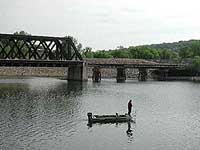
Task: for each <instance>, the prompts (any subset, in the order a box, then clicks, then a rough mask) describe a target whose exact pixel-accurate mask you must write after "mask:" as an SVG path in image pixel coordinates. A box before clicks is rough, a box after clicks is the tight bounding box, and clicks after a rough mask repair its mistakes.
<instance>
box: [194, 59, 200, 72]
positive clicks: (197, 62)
mask: <svg viewBox="0 0 200 150" xmlns="http://www.w3.org/2000/svg"><path fill="white" fill-rule="evenodd" d="M192 68H193V69H194V70H195V71H198V72H199V71H200V56H195V57H194V58H193V60H192Z"/></svg>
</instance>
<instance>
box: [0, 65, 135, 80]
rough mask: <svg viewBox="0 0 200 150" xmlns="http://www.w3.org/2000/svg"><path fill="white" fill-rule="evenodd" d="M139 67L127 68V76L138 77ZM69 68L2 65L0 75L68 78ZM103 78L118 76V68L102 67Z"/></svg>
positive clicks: (90, 69) (90, 70)
mask: <svg viewBox="0 0 200 150" xmlns="http://www.w3.org/2000/svg"><path fill="white" fill-rule="evenodd" d="M137 72H138V70H137V69H126V75H127V78H136V77H137ZM67 73H68V68H64V67H0V76H20V77H58V78H64V79H67ZM101 75H102V78H116V76H117V69H116V68H113V69H112V68H110V69H105V68H102V69H101ZM88 77H89V78H91V77H92V68H91V67H88Z"/></svg>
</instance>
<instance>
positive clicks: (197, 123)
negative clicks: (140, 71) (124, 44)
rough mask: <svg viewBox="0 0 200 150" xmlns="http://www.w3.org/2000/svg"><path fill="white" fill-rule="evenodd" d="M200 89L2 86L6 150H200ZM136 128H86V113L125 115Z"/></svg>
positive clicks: (176, 85) (0, 120) (53, 82)
mask: <svg viewBox="0 0 200 150" xmlns="http://www.w3.org/2000/svg"><path fill="white" fill-rule="evenodd" d="M199 91H200V84H197V83H192V82H155V81H149V82H137V81H127V82H126V83H116V82H115V80H114V79H113V80H103V81H102V82H101V83H96V84H94V83H92V82H91V81H89V82H87V83H83V84H81V83H78V82H72V83H68V82H67V81H64V80H57V79H50V78H31V79H2V80H0V112H1V113H0V149H2V150H18V149H28V150H55V149H57V150H80V149H82V150H103V149H104V150H129V149H130V150H132V149H136V150H146V149H148V150H161V149H162V150H188V149H191V150H199V149H200V92H199ZM129 99H132V100H133V105H134V110H133V112H136V123H131V129H132V134H129V135H127V133H126V130H127V129H128V124H127V123H120V124H94V125H93V126H92V127H88V126H87V116H86V114H87V112H93V113H94V114H115V113H116V112H118V113H119V114H124V113H126V111H127V102H128V100H129Z"/></svg>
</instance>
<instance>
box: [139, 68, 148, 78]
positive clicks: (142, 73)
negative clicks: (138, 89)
mask: <svg viewBox="0 0 200 150" xmlns="http://www.w3.org/2000/svg"><path fill="white" fill-rule="evenodd" d="M138 70H139V74H138V80H139V81H146V80H147V75H148V74H147V69H146V68H139V69H138Z"/></svg>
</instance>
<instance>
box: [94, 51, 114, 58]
mask: <svg viewBox="0 0 200 150" xmlns="http://www.w3.org/2000/svg"><path fill="white" fill-rule="evenodd" d="M93 56H94V58H112V55H111V54H110V53H109V52H108V51H105V50H103V51H96V52H94V54H93Z"/></svg>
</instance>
